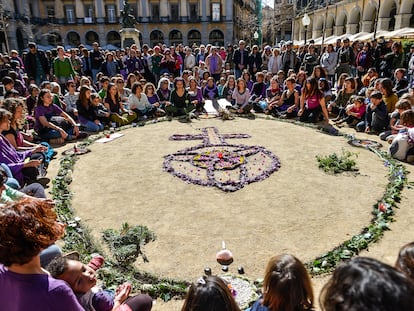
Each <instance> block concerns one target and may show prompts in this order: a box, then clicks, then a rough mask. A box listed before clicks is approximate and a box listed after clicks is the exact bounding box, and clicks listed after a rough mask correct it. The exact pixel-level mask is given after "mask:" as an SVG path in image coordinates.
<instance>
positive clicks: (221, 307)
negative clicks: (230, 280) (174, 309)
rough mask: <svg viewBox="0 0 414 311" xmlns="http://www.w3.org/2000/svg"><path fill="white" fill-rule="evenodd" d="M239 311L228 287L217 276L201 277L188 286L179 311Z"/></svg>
mask: <svg viewBox="0 0 414 311" xmlns="http://www.w3.org/2000/svg"><path fill="white" fill-rule="evenodd" d="M211 310H214V311H240V308H239V306H238V305H237V303H236V301H235V300H234V298H233V295H232V294H231V291H230V289H229V287H228V285H227V284H226V283H225V281H224V280H223V279H221V278H220V277H218V276H203V277H201V278H200V279H199V280H198V281H197V282H196V283H193V284H191V285H190V288H189V289H188V291H187V295H186V296H185V300H184V304H183V307H182V308H181V311H211Z"/></svg>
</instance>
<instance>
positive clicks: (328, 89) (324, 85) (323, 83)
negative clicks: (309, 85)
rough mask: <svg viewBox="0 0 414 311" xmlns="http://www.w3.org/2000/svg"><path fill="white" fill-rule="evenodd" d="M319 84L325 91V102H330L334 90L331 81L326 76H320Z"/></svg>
mask: <svg viewBox="0 0 414 311" xmlns="http://www.w3.org/2000/svg"><path fill="white" fill-rule="evenodd" d="M318 85H319V88H320V90H321V91H322V92H323V96H324V97H325V103H329V101H330V100H331V99H332V90H331V85H330V83H329V81H328V80H326V79H325V78H320V79H319V80H318Z"/></svg>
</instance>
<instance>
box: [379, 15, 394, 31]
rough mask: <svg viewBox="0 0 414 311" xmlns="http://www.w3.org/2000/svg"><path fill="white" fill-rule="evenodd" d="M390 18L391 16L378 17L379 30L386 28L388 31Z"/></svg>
mask: <svg viewBox="0 0 414 311" xmlns="http://www.w3.org/2000/svg"><path fill="white" fill-rule="evenodd" d="M390 20H391V18H390V17H380V18H379V19H378V25H377V31H378V30H385V31H387V30H388V27H389V25H390Z"/></svg>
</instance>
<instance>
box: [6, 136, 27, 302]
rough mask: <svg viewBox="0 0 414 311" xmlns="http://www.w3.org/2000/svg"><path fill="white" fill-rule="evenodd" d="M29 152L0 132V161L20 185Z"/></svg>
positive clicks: (22, 182) (22, 181) (22, 180)
mask: <svg viewBox="0 0 414 311" xmlns="http://www.w3.org/2000/svg"><path fill="white" fill-rule="evenodd" d="M31 154H32V151H31V150H29V151H22V152H17V151H16V149H15V148H14V147H13V145H12V144H10V142H9V141H8V140H7V138H6V137H4V136H3V135H1V134H0V163H5V164H7V166H8V167H9V168H10V170H11V171H12V174H13V177H14V178H16V179H17V180H18V181H19V183H20V185H21V186H23V184H24V177H23V172H22V169H23V165H24V159H26V158H27V157H30V155H31ZM0 301H1V300H0Z"/></svg>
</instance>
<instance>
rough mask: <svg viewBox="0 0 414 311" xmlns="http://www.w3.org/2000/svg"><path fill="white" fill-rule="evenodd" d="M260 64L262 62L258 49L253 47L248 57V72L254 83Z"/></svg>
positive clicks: (260, 68) (255, 46)
mask: <svg viewBox="0 0 414 311" xmlns="http://www.w3.org/2000/svg"><path fill="white" fill-rule="evenodd" d="M262 63H263V60H262V55H261V54H260V52H259V47H258V46H257V45H253V48H252V53H251V54H250V55H249V72H250V75H251V76H252V77H253V79H254V81H256V73H258V72H259V71H261V70H262Z"/></svg>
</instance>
